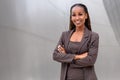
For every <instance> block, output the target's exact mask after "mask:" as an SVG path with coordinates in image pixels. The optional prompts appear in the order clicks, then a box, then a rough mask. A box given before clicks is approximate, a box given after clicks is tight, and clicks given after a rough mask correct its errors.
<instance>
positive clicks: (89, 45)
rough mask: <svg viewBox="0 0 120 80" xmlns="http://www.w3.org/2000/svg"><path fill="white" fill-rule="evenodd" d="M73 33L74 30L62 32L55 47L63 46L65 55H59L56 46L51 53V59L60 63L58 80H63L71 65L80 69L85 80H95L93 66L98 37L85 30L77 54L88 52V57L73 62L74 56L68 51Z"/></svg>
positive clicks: (96, 52)
mask: <svg viewBox="0 0 120 80" xmlns="http://www.w3.org/2000/svg"><path fill="white" fill-rule="evenodd" d="M73 32H74V30H71V31H65V32H63V33H62V35H61V37H60V40H59V42H58V44H57V46H58V45H64V48H65V50H66V54H62V53H59V52H58V50H57V46H56V48H55V50H54V52H53V59H54V60H55V61H57V62H60V63H61V77H60V80H65V78H66V72H67V68H68V67H67V65H68V64H71V65H72V66H73V67H82V68H83V71H84V78H85V80H97V77H96V74H95V70H94V64H95V61H96V58H97V54H98V46H99V35H98V34H97V33H95V32H92V31H90V30H88V29H87V28H85V31H84V35H83V38H82V40H81V44H80V47H79V53H84V52H88V56H87V57H86V58H84V59H80V60H73V58H74V56H75V54H71V53H69V51H68V43H69V41H70V37H71V35H72V33H73Z"/></svg>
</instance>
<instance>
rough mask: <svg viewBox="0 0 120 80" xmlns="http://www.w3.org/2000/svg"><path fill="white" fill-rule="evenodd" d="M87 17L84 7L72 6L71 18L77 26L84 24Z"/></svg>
mask: <svg viewBox="0 0 120 80" xmlns="http://www.w3.org/2000/svg"><path fill="white" fill-rule="evenodd" d="M85 19H87V13H86V12H85V11H84V8H83V7H80V6H75V7H73V8H72V13H71V20H72V22H73V23H74V25H75V26H76V27H81V26H84V24H85Z"/></svg>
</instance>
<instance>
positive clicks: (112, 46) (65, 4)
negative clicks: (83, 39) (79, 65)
mask: <svg viewBox="0 0 120 80" xmlns="http://www.w3.org/2000/svg"><path fill="white" fill-rule="evenodd" d="M75 3H83V4H85V5H86V6H87V7H88V11H89V13H90V18H91V24H92V29H93V31H95V32H97V33H98V34H99V36H100V45H99V55H98V58H97V61H96V64H95V70H96V74H97V77H98V79H99V80H119V79H120V76H119V74H120V69H119V68H120V63H119V60H120V8H119V5H120V0H0V80H59V77H60V63H57V62H55V61H53V59H52V53H53V50H54V48H55V46H56V44H57V42H58V40H59V38H60V35H61V33H62V32H63V31H66V30H68V25H69V10H70V7H71V6H72V5H73V4H75Z"/></svg>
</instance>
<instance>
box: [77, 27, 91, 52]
mask: <svg viewBox="0 0 120 80" xmlns="http://www.w3.org/2000/svg"><path fill="white" fill-rule="evenodd" d="M90 34H91V32H90V31H89V30H88V29H87V28H86V27H85V28H84V35H83V39H82V40H81V43H80V46H79V51H78V52H79V53H81V48H82V47H83V45H84V44H85V43H86V41H88V40H89V37H90V36H89V35H90Z"/></svg>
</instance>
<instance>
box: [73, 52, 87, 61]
mask: <svg viewBox="0 0 120 80" xmlns="http://www.w3.org/2000/svg"><path fill="white" fill-rule="evenodd" d="M87 56H88V52H85V53H83V54H80V55H75V57H74V59H75V60H77V59H83V58H85V57H87Z"/></svg>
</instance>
